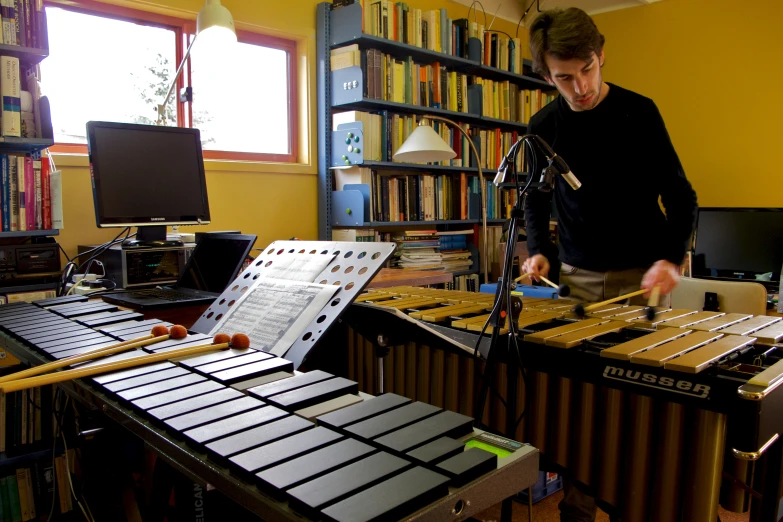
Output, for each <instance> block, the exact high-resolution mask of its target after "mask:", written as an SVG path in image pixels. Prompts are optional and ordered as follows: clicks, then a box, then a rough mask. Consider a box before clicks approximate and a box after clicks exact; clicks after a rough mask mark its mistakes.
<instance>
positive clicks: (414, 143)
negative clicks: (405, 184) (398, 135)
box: [394, 125, 457, 163]
mask: <svg viewBox="0 0 783 522" xmlns="http://www.w3.org/2000/svg"><path fill="white" fill-rule="evenodd" d="M456 155H457V153H456V152H454V150H453V149H452V148H451V147H449V145H448V144H447V143H446V142H445V141H443V138H441V137H440V136H439V135H438V133H437V132H435V131H434V130H433V129H432V127H430V126H429V125H419V126H418V127H416V129H415V130H414V131H413V132H412V133H411V135H410V136H408V139H407V140H405V142H404V143H403V144H402V145H401V146H400V148H399V149H397V152H395V153H394V159H395V160H396V161H403V162H406V163H426V162H436V161H445V160H449V159H451V158H453V157H455V156H456Z"/></svg>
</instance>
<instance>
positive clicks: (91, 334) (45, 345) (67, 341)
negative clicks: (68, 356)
mask: <svg viewBox="0 0 783 522" xmlns="http://www.w3.org/2000/svg"><path fill="white" fill-rule="evenodd" d="M93 339H100V340H104V339H105V340H108V341H114V339H112V338H111V337H109V336H107V335H103V334H102V333H100V332H96V331H94V330H88V331H87V332H86V333H83V334H82V333H80V334H78V335H71V336H68V337H66V338H64V339H55V340H53V341H43V342H39V343H36V346H37V347H38V349H39V350H44V351H48V350H49V349H50V348H55V347H58V346H66V345H72V344H74V345H75V344H78V343H80V342H82V341H91V340H93ZM70 348H78V346H71V347H70ZM66 349H67V348H66Z"/></svg>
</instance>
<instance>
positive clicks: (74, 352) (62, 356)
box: [48, 341, 114, 359]
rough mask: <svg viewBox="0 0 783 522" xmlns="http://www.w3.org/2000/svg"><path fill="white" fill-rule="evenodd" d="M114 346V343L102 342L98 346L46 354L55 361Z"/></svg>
mask: <svg viewBox="0 0 783 522" xmlns="http://www.w3.org/2000/svg"><path fill="white" fill-rule="evenodd" d="M112 344H114V341H103V342H101V343H98V344H93V345H88V346H82V347H80V348H71V349H70V350H62V351H58V352H48V353H49V354H50V355H51V356H52V357H54V358H55V359H65V358H66V357H72V356H74V355H83V354H85V353H89V352H92V351H95V350H99V349H101V348H106V347H107V346H111V345H112Z"/></svg>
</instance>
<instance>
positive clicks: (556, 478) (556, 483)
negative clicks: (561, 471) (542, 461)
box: [517, 471, 563, 504]
mask: <svg viewBox="0 0 783 522" xmlns="http://www.w3.org/2000/svg"><path fill="white" fill-rule="evenodd" d="M561 489H563V477H561V476H560V475H558V474H557V473H552V472H549V471H540V472H539V473H538V482H536V483H535V484H534V485H533V503H534V504H535V503H536V502H540V501H541V500H543V499H545V498H546V497H548V496H549V495H552V494H553V493H557V492H558V491H560V490H561ZM517 500H518V501H519V502H522V503H523V504H527V490H525V491H522V492H520V493H519V494H518V495H517Z"/></svg>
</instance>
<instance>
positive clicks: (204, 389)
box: [132, 381, 225, 411]
mask: <svg viewBox="0 0 783 522" xmlns="http://www.w3.org/2000/svg"><path fill="white" fill-rule="evenodd" d="M223 388H225V386H223V385H221V384H220V383H217V382H214V381H205V382H200V383H198V384H193V385H191V386H185V387H184V388H178V389H176V390H171V391H167V392H166V393H158V394H157V395H150V396H148V397H144V398H143V399H136V400H135V401H132V404H133V405H134V406H136V407H137V408H139V409H142V410H145V411H146V410H150V409H152V408H158V407H160V406H165V405H166V404H171V403H172V402H177V401H182V400H185V399H190V398H191V397H195V396H197V395H203V394H205V393H209V392H212V391H215V390H221V389H223Z"/></svg>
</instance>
